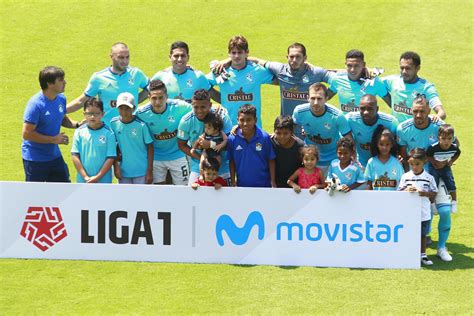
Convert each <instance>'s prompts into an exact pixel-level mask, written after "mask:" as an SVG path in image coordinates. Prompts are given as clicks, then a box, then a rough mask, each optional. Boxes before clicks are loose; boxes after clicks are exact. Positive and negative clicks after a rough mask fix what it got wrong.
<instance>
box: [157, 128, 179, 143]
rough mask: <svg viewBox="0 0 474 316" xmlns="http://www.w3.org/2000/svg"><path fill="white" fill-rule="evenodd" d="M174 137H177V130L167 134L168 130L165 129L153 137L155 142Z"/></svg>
mask: <svg viewBox="0 0 474 316" xmlns="http://www.w3.org/2000/svg"><path fill="white" fill-rule="evenodd" d="M176 135H178V130H177V129H176V130H174V131H172V132H169V131H168V129H166V128H165V130H164V131H163V132H161V133H160V134H154V135H153V136H154V137H155V139H156V140H168V139H172V138H174V137H176Z"/></svg>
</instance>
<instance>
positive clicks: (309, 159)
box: [303, 154, 318, 169]
mask: <svg viewBox="0 0 474 316" xmlns="http://www.w3.org/2000/svg"><path fill="white" fill-rule="evenodd" d="M317 163H318V160H317V159H316V156H315V155H313V154H304V156H303V165H304V167H305V168H306V169H313V168H314V167H316V164H317Z"/></svg>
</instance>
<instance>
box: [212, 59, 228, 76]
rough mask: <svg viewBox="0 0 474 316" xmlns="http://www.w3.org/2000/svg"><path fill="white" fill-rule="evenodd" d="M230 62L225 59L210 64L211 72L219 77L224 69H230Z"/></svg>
mask: <svg viewBox="0 0 474 316" xmlns="http://www.w3.org/2000/svg"><path fill="white" fill-rule="evenodd" d="M231 63H232V60H231V59H230V58H226V59H224V60H221V61H217V60H216V61H215V63H213V62H211V71H212V72H213V73H214V75H216V76H218V75H220V74H221V73H222V72H223V71H224V70H225V69H226V68H228V67H230V65H231Z"/></svg>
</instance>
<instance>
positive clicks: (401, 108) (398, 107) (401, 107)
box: [393, 101, 413, 115]
mask: <svg viewBox="0 0 474 316" xmlns="http://www.w3.org/2000/svg"><path fill="white" fill-rule="evenodd" d="M393 110H394V111H395V112H400V113H403V114H408V115H412V114H413V113H412V111H411V108H409V107H407V104H406V102H405V101H402V102H400V103H398V104H394V105H393Z"/></svg>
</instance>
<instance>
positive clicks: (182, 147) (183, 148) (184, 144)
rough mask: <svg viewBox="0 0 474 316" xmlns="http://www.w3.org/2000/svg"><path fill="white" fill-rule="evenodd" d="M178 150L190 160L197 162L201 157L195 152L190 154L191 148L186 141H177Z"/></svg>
mask: <svg viewBox="0 0 474 316" xmlns="http://www.w3.org/2000/svg"><path fill="white" fill-rule="evenodd" d="M178 148H179V150H181V151H182V152H183V153H185V154H186V155H188V156H190V157H192V158H195V159H197V160H200V159H201V155H199V154H198V153H197V152H195V151H194V150H193V151H192V152H191V149H192V148H191V147H189V145H188V142H187V141H186V140H181V139H178Z"/></svg>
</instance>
